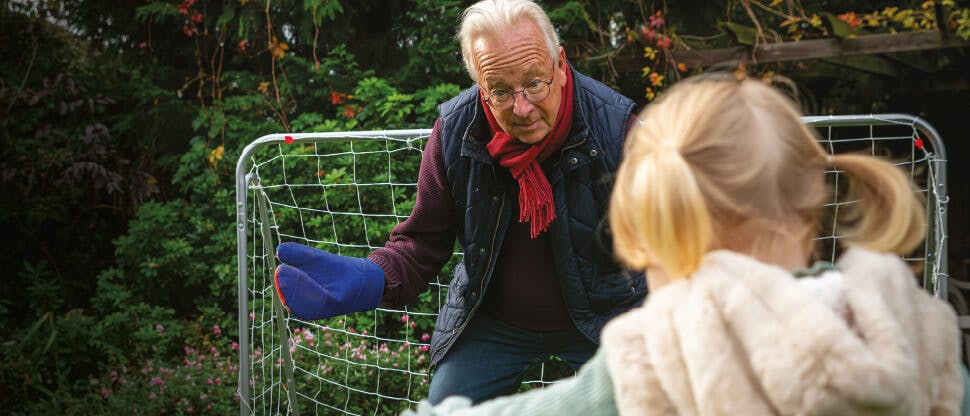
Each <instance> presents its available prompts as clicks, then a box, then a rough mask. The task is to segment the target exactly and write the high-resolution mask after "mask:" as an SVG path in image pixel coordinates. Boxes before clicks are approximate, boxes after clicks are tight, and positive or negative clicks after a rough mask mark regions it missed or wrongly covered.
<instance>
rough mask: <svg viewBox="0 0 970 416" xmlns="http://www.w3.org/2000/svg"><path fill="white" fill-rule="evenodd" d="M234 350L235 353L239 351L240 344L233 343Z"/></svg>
mask: <svg viewBox="0 0 970 416" xmlns="http://www.w3.org/2000/svg"><path fill="white" fill-rule="evenodd" d="M232 350H233V351H239V343H238V342H235V341H233V342H232Z"/></svg>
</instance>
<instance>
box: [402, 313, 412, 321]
mask: <svg viewBox="0 0 970 416" xmlns="http://www.w3.org/2000/svg"><path fill="white" fill-rule="evenodd" d="M410 319H411V317H410V316H408V314H404V315H401V322H404V323H407V321H408V320H410Z"/></svg>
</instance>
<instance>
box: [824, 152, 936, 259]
mask: <svg viewBox="0 0 970 416" xmlns="http://www.w3.org/2000/svg"><path fill="white" fill-rule="evenodd" d="M831 163H832V165H833V167H834V168H836V169H838V170H841V171H843V172H845V173H846V175H847V177H848V179H849V188H848V192H849V196H850V198H852V199H851V200H861V202H860V203H858V204H855V205H849V207H848V208H849V212H847V213H845V214H846V215H844V216H843V215H842V213H840V217H841V218H840V219H839V221H840V225H841V226H844V227H846V229H847V231H846V232H845V233H844V238H845V240H846V242H847V243H849V244H855V245H859V246H861V247H864V248H866V249H869V250H874V251H882V252H890V253H896V254H899V255H906V254H910V253H911V252H912V251H913V250H914V249H916V247H917V246H919V244H920V243H921V242H922V240H923V237H924V234H923V233H924V231H925V228H926V216H925V212H924V209H923V205H922V202H921V201H920V200H919V198H918V197H917V196H916V193H915V189H914V188H915V186H914V185H913V182H912V181H911V180H910V179H909V178H908V177H906V175H905V173H903V171H902V170H900V169H899V168H898V167H896V166H894V165H892V164H891V163H889V162H887V161H885V160H882V159H878V158H874V157H872V156H868V155H860V154H840V155H834V156H832V158H831Z"/></svg>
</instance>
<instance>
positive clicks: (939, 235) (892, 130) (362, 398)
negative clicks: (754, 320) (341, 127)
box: [236, 115, 947, 415]
mask: <svg viewBox="0 0 970 416" xmlns="http://www.w3.org/2000/svg"><path fill="white" fill-rule="evenodd" d="M805 121H806V122H807V123H809V124H810V125H812V126H814V127H816V128H817V129H818V131H819V133H820V137H821V138H822V141H823V146H824V147H825V148H826V149H828V150H829V151H830V152H833V153H837V152H850V151H851V152H855V151H864V152H869V153H870V154H874V155H882V156H887V157H890V158H892V159H893V160H894V161H896V162H897V163H898V164H899V165H900V167H901V168H903V169H905V170H906V171H907V172H909V173H910V175H911V176H912V178H913V179H914V181H915V182H916V183H917V184H918V185H919V192H920V193H921V196H922V197H923V198H924V200H926V201H927V213H928V216H929V219H930V223H931V224H932V225H931V226H930V227H929V231H928V238H927V243H926V244H925V247H924V248H921V249H920V250H919V251H917V252H916V253H913V255H912V256H911V257H908V258H907V261H908V262H910V263H911V264H912V265H913V267H914V269H918V270H919V271H920V272H921V273H922V274H923V276H924V277H925V279H924V281H925V283H924V285H925V286H926V287H927V289H928V290H930V291H932V292H934V293H937V294H939V293H946V287H945V282H946V276H947V274H946V265H945V262H944V261H943V259H945V252H946V235H945V230H946V224H945V221H946V207H945V203H946V189H945V183H944V181H943V176H942V175H943V172H944V168H945V166H944V163H945V157H943V147H942V145H941V141H940V139H939V137H938V136H937V135H936V133H935V131H934V130H933V129H932V127H930V126H929V125H928V124H925V123H924V122H922V120H919V119H916V118H914V117H911V116H905V115H883V116H838V117H806V118H805ZM429 135H430V130H426V129H422V130H394V131H371V132H339V133H308V134H273V135H268V136H264V137H262V138H260V139H257V140H256V141H254V142H253V143H251V144H250V145H249V146H247V147H246V149H245V150H244V151H243V153H242V155H241V156H240V159H239V163H238V165H237V169H236V187H237V207H236V210H237V236H238V250H239V255H238V267H239V282H238V286H239V287H238V289H239V320H240V325H239V330H240V342H239V344H240V354H241V355H240V357H242V358H241V365H240V378H239V395H240V398H241V406H240V412H241V414H244V415H248V414H259V415H276V414H282V415H291V414H292V415H330V414H333V415H385V414H397V413H399V412H400V411H402V410H404V409H405V408H408V407H412V408H413V407H415V405H416V404H417V403H418V402H419V401H420V400H422V399H425V398H427V394H428V383H429V382H430V378H431V369H430V368H429V361H430V356H429V341H430V334H431V333H432V328H433V326H434V322H435V318H436V316H437V312H438V309H439V306H440V305H441V303H442V302H443V300H444V299H445V294H446V291H447V284H448V281H449V278H450V271H451V268H452V267H453V266H454V265H455V264H456V263H457V262H458V261H460V259H461V253H460V250H459V249H458V246H457V245H456V248H455V252H454V255H453V256H452V258H451V260H450V261H449V262H448V264H447V265H446V266H445V267H444V268H443V270H442V271H441V273H440V274H439V276H438V277H437V279H436V280H434V281H432V282H431V284H430V289H429V290H428V291H427V292H425V293H423V294H422V295H421V296H420V298H419V299H418V301H416V302H414V303H412V304H410V305H408V306H407V307H405V308H404V309H384V308H378V309H376V310H374V311H369V312H360V313H355V314H350V315H345V316H341V317H335V318H331V319H325V320H319V321H304V320H300V319H298V318H296V317H294V316H292V315H289V314H286V313H285V312H284V311H283V309H282V307H281V305H280V304H279V300H278V299H277V298H276V296H275V290H274V288H273V270H274V269H275V267H276V265H277V260H276V259H275V248H276V246H277V245H279V244H280V243H281V242H286V241H294V242H299V243H303V244H308V245H311V246H314V247H317V248H320V249H323V250H326V251H330V252H333V253H337V254H341V255H346V256H359V257H363V256H366V255H367V254H368V253H370V252H371V251H372V250H374V249H376V248H379V247H382V246H383V244H384V242H385V241H386V239H387V238H388V235H389V233H390V231H391V229H392V228H393V227H394V226H395V225H397V224H398V223H399V222H401V221H402V220H404V219H405V218H406V217H407V216H408V214H410V212H411V209H412V207H413V205H414V195H415V187H416V183H417V172H418V166H419V163H420V159H421V152H422V150H423V149H424V145H425V143H426V141H427V139H428V136H429ZM826 175H827V176H828V177H829V179H830V182H831V183H832V184H833V185H834V187H835V193H834V198H833V200H832V201H830V202H829V208H830V209H829V211H830V212H831V213H832V217H833V218H834V217H835V216H836V215H838V212H839V210H840V209H842V208H844V207H845V206H846V205H849V204H854V203H858V201H852V200H847V199H844V198H843V195H842V193H841V192H840V191H841V190H842V187H844V186H845V184H844V183H843V180H842V178H841V177H840V172H838V171H830V172H827V174H826ZM824 231H825V235H824V236H822V237H821V238H820V239H819V241H818V243H819V251H820V252H824V253H825V256H826V257H827V258H829V259H834V257H835V256H837V254H838V253H837V251H838V248H837V246H838V245H837V244H834V243H835V241H836V240H837V239H838V238H839V230H838V229H837V228H836V226H835V221H834V220H833V221H832V222H831V223H830V225H828V226H826V227H824ZM571 374H572V372H571V371H570V370H569V369H568V367H566V366H565V365H564V364H562V363H561V362H558V361H556V360H552V359H550V360H547V361H546V362H544V363H542V364H541V365H539V366H537V367H536V368H533V369H531V370H530V371H529V372H528V373H527V374H526V377H525V378H524V380H523V383H522V388H523V389H529V388H535V387H541V386H542V385H544V384H547V383H550V382H554V381H555V380H556V379H559V378H561V377H563V376H567V375H571Z"/></svg>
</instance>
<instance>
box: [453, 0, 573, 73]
mask: <svg viewBox="0 0 970 416" xmlns="http://www.w3.org/2000/svg"><path fill="white" fill-rule="evenodd" d="M521 19H527V20H530V21H532V22H533V23H535V25H536V26H537V27H538V28H539V31H540V32H542V37H543V38H544V39H545V41H546V48H547V49H549V57H550V58H552V61H553V63H554V64H556V65H558V64H559V60H558V58H559V36H558V35H557V34H556V29H555V28H553V26H552V22H551V21H550V20H549V16H548V15H546V12H544V11H543V10H542V8H541V7H539V5H537V4H535V3H534V2H531V1H528V0H482V1H479V2H478V3H475V4H473V5H471V6H469V7H468V8H467V9H465V12H464V13H462V15H461V27H460V28H459V29H458V35H457V38H458V43H459V44H460V45H461V57H462V59H463V60H464V61H465V69H466V70H468V75H469V76H470V77H471V78H472V81H475V82H478V67H477V66H476V63H475V62H476V60H475V57H474V56H473V55H472V53H473V51H472V44H473V43H474V41H475V39H477V38H479V37H481V36H486V35H489V34H492V33H502V32H503V31H505V30H507V28H508V27H509V26H512V25H513V24H516V23H518V22H519V21H520V20H521Z"/></svg>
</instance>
